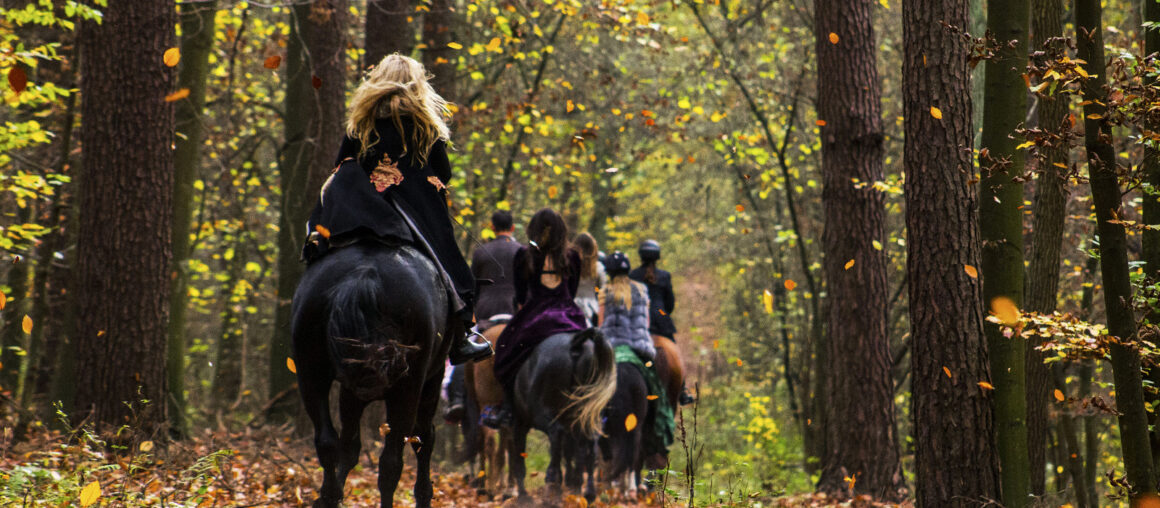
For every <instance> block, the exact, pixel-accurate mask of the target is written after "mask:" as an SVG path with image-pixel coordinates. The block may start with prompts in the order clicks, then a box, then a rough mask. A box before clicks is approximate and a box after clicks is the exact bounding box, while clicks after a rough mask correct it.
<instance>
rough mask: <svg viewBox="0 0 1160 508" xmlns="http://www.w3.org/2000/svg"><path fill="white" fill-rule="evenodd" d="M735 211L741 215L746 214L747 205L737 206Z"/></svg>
mask: <svg viewBox="0 0 1160 508" xmlns="http://www.w3.org/2000/svg"><path fill="white" fill-rule="evenodd" d="M733 209H734V210H737V212H738V213H740V212H744V211H745V205H737V206H735V207H733Z"/></svg>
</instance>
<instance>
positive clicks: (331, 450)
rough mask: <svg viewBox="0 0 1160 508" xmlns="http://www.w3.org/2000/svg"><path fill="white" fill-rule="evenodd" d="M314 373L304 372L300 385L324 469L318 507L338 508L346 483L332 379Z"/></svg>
mask: <svg viewBox="0 0 1160 508" xmlns="http://www.w3.org/2000/svg"><path fill="white" fill-rule="evenodd" d="M303 363H306V362H303ZM310 374H311V372H310V371H309V370H300V371H299V372H298V386H299V392H300V394H301V395H302V405H303V406H304V407H305V408H306V414H307V415H308V416H309V417H310V421H311V422H312V423H313V424H314V449H315V451H317V452H318V463H319V464H320V465H321V466H322V488H321V489H319V492H318V494H319V496H318V501H317V502H315V506H318V507H327V508H328V507H336V508H337V506H338V504H339V502H340V501H342V483H341V482H339V481H338V475H337V472H338V470H337V466H338V463H339V458H340V454H341V450H340V447H339V441H338V432H337V431H335V429H334V422H333V421H331V419H330V381H331V380H330V379H329V378H326V377H323V376H311V375H310Z"/></svg>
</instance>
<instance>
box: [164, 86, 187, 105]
mask: <svg viewBox="0 0 1160 508" xmlns="http://www.w3.org/2000/svg"><path fill="white" fill-rule="evenodd" d="M186 97H189V89H188V88H182V89H181V90H178V91H176V92H173V93H171V94H169V95H166V96H165V102H174V101H179V100H181V99H184V98H186Z"/></svg>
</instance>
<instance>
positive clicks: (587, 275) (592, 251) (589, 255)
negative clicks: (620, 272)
mask: <svg viewBox="0 0 1160 508" xmlns="http://www.w3.org/2000/svg"><path fill="white" fill-rule="evenodd" d="M572 247H573V248H575V249H576V252H579V253H580V278H581V279H595V278H596V263H597V262H598V261H599V259H598V258H599V257H600V256H599V250H598V249H597V248H596V239H595V238H592V235H590V234H588V233H580V234H579V235H576V239H574V240H572Z"/></svg>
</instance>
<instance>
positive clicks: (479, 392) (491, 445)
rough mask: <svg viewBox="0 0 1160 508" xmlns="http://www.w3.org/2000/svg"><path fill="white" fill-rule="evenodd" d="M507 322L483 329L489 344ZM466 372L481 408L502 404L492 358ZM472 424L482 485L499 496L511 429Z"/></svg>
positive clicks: (470, 392) (472, 396) (469, 389)
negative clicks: (476, 440) (477, 440)
mask: <svg viewBox="0 0 1160 508" xmlns="http://www.w3.org/2000/svg"><path fill="white" fill-rule="evenodd" d="M504 328H507V325H506V324H498V325H494V326H491V327H489V328H488V329H487V330H484V331H483V336H484V338H486V339H487V340H488V341H489V342H491V343H492V344H495V342H496V340H497V339H499V335H500V334H501V333H503V330H504ZM465 374H466V381H467V396H468V398H470V399H472V400H474V401H475V402H476V404H477V405H478V407H479V408H480V410H481V411H482V410H483V408H485V407H488V406H491V407H493V408H498V407H500V405H501V404H503V386H502V385H500V383H499V380H498V379H496V377H495V359H494V358H487V359H485V360H480V361H478V362H475V363H472V364H470V365H469V366H468V369H467V371H466V372H465ZM472 427H473V428H474V429H475V432H477V433H478V434H479V442H480V443H481V444H482V446H480V449H479V470H480V471H483V472H484V474H485V477H484V478H485V481H484V489H485V490H486V492H487V493H488V494H489V495H491V496H498V495H500V492H501V491H502V489H504V488H505V487H506V486H507V485H508V482H507V481H505V480H506V479H507V477H506V476H505V475H504V474H503V473H504V466H505V465H506V463H507V451H508V447H509V446H510V444H511V439H512V437H511V431H510V430H508V429H503V430H495V429H493V428H490V427H488V426H486V425H480V424H479V422H472Z"/></svg>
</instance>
